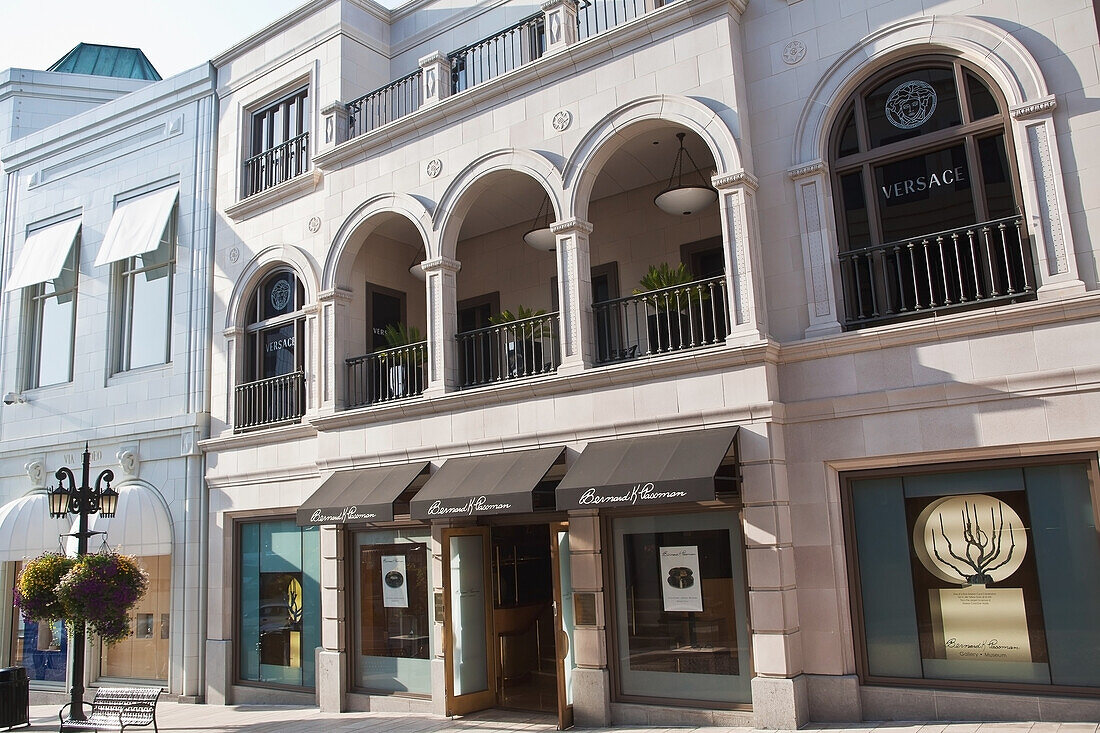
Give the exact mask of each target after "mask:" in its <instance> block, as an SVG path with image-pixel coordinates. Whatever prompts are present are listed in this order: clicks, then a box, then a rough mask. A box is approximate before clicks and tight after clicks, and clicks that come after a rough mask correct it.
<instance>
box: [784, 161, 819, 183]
mask: <svg viewBox="0 0 1100 733" xmlns="http://www.w3.org/2000/svg"><path fill="white" fill-rule="evenodd" d="M824 172H825V162H824V161H821V160H815V161H813V162H812V163H806V164H805V165H800V166H796V167H794V168H789V169H788V170H787V175H788V176H789V177H790V179H791V180H792V181H797V180H798V179H799V178H805V177H807V176H812V175H814V174H815V173H824Z"/></svg>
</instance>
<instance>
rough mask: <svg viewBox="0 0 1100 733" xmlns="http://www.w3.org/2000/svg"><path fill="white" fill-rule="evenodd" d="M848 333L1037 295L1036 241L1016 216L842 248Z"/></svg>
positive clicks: (842, 279)
mask: <svg viewBox="0 0 1100 733" xmlns="http://www.w3.org/2000/svg"><path fill="white" fill-rule="evenodd" d="M840 269H841V281H842V284H843V292H844V300H845V303H846V305H847V313H846V316H845V327H846V328H847V329H849V330H852V329H857V328H864V327H867V326H874V325H878V324H880V323H886V322H891V321H898V320H904V319H907V318H914V317H918V316H920V315H927V314H932V313H947V312H951V311H958V310H965V309H970V308H976V307H982V306H988V305H994V304H997V303H1005V302H1017V301H1021V300H1031V299H1033V298H1034V297H1035V285H1034V278H1033V275H1032V262H1031V246H1030V244H1029V242H1028V237H1027V232H1026V230H1025V229H1024V227H1023V217H1021V216H1019V215H1017V216H1012V217H1007V218H1004V219H996V220H994V221H987V222H983V223H981V224H973V225H970V226H966V227H960V228H958V229H950V230H947V231H943V232H936V233H933V234H923V235H919V236H916V237H913V238H911V239H905V240H901V241H898V242H891V243H889V244H880V245H875V246H873V247H865V248H863V249H857V250H852V251H850V252H842V253H841V254H840Z"/></svg>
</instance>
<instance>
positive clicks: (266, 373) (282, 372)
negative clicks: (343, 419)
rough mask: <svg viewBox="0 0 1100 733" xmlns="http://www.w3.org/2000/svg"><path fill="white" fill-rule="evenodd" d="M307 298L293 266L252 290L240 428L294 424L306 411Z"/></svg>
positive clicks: (238, 409) (237, 407) (238, 405)
mask: <svg viewBox="0 0 1100 733" xmlns="http://www.w3.org/2000/svg"><path fill="white" fill-rule="evenodd" d="M304 301H305V288H304V287H303V286H302V283H301V281H299V280H298V278H297V277H296V276H295V275H294V273H293V272H291V271H290V270H287V269H281V270H276V271H275V272H273V273H271V274H270V275H268V276H267V277H266V278H265V279H264V280H263V282H261V283H260V285H259V287H258V288H256V291H255V292H254V293H253V294H252V299H251V300H250V301H249V303H248V311H247V317H248V323H247V325H246V326H245V336H244V354H243V358H244V369H243V371H244V374H243V377H244V379H243V382H242V383H241V384H239V385H237V389H236V397H235V403H234V404H235V407H234V410H235V417H234V423H233V427H234V430H236V431H238V432H240V431H242V430H249V429H254V428H259V427H265V426H270V425H275V424H281V423H287V422H292V421H294V420H297V419H298V418H300V417H301V416H302V415H303V414H305V323H306V321H305V314H304V312H303V310H302V307H303V305H304Z"/></svg>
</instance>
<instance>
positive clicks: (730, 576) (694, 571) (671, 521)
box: [613, 511, 751, 703]
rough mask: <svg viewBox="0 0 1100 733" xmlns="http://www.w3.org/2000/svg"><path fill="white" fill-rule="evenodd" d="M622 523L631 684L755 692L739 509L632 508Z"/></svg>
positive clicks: (714, 695) (621, 664)
mask: <svg viewBox="0 0 1100 733" xmlns="http://www.w3.org/2000/svg"><path fill="white" fill-rule="evenodd" d="M613 527H614V543H615V544H614V553H615V608H616V621H617V623H616V627H617V629H618V633H617V640H618V674H619V681H620V688H621V691H622V693H623V694H624V695H638V696H646V697H660V698H666V699H668V698H671V699H676V700H705V701H714V702H728V703H747V702H749V697H750V694H749V681H750V676H751V675H750V667H749V638H748V631H747V629H748V624H747V620H746V615H745V599H746V597H747V594H746V592H745V576H744V566H743V562H742V541H741V532H740V529H739V527H738V520H737V515H736V514H734V513H732V512H720V511H719V512H708V513H706V514H679V515H672V516H662V517H629V518H620V519H616V520H614V525H613Z"/></svg>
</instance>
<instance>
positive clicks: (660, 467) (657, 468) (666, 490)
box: [555, 426, 738, 510]
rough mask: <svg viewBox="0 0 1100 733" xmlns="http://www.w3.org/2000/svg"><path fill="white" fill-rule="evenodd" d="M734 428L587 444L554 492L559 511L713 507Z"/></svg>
mask: <svg viewBox="0 0 1100 733" xmlns="http://www.w3.org/2000/svg"><path fill="white" fill-rule="evenodd" d="M737 430H738V428H737V427H736V426H735V427H726V428H714V429H710V430H693V431H691V432H686V433H670V434H667V435H651V436H644V437H639V438H621V439H618V440H608V441H603V442H599V443H589V444H588V445H587V446H586V447H585V449H584V451H582V452H581V454H580V456H578V457H577V460H576V462H574V464H573V465H572V466H571V467H570V468H569V471H568V472H566V474H565V478H563V479H562V480H561V483H559V484H558V488H557V490H556V492H555V493H556V494H557V506H558V509H559V510H562V509H599V508H608V509H610V508H616V509H617V508H620V507H632V506H633V507H643V506H650V505H655V504H675V503H681V502H694V501H713V500H714V498H715V487H716V484H715V481H716V479H715V474H717V473H718V469H719V467H720V466H721V465H722V462H723V461H724V460H725V459H726V457H727V456H731V457H732V455H733V453H732V451H734V445H733V443H734V440H736V438H737Z"/></svg>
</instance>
